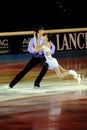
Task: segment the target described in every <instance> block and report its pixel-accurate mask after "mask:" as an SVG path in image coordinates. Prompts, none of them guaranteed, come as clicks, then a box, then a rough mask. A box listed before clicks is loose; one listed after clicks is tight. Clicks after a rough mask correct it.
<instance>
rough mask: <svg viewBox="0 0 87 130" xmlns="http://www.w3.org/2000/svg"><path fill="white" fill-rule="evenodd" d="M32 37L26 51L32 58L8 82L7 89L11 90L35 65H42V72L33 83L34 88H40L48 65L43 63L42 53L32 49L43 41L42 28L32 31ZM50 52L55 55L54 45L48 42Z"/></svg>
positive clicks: (44, 59)
mask: <svg viewBox="0 0 87 130" xmlns="http://www.w3.org/2000/svg"><path fill="white" fill-rule="evenodd" d="M34 32H35V33H34V37H33V38H31V40H30V41H29V43H28V51H29V53H32V54H33V56H32V58H31V59H30V60H29V62H28V63H27V64H26V65H25V67H24V68H23V70H21V71H20V72H19V73H18V74H17V75H16V76H15V77H14V78H13V80H12V81H11V82H10V84H9V87H10V88H13V87H14V86H15V85H16V84H17V83H18V82H19V81H20V80H21V79H22V78H23V77H24V76H25V74H26V73H28V72H29V71H30V70H31V69H32V68H34V67H35V66H36V65H37V64H42V70H41V72H40V73H39V75H38V77H37V78H36V80H35V82H34V88H38V87H40V82H41V80H42V78H43V77H44V75H45V74H46V72H47V70H48V64H47V63H46V62H45V61H46V58H45V56H44V53H43V51H38V52H35V51H34V49H33V48H35V47H36V46H37V44H38V45H39V44H42V43H43V42H44V39H43V33H44V27H42V26H38V27H37V28H35V29H34ZM50 51H51V54H54V53H55V45H54V44H53V42H52V41H50Z"/></svg>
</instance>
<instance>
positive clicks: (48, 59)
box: [42, 45, 58, 70]
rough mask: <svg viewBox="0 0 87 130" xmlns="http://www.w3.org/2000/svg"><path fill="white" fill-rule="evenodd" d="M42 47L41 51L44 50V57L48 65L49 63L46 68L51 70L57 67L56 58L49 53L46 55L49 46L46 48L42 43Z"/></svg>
mask: <svg viewBox="0 0 87 130" xmlns="http://www.w3.org/2000/svg"><path fill="white" fill-rule="evenodd" d="M42 48H43V52H44V55H45V58H46V63H48V65H49V67H48V69H49V70H53V69H55V68H57V67H58V61H57V59H55V58H53V57H52V56H51V55H49V56H47V55H46V53H47V52H49V51H50V48H48V47H47V46H45V45H43V46H42Z"/></svg>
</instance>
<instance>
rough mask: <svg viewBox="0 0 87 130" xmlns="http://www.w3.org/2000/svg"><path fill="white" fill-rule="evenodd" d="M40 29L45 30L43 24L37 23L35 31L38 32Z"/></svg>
mask: <svg viewBox="0 0 87 130" xmlns="http://www.w3.org/2000/svg"><path fill="white" fill-rule="evenodd" d="M39 30H44V27H43V26H41V25H37V26H36V27H35V28H34V31H35V32H36V33H38V32H39Z"/></svg>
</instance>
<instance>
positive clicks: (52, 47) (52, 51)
mask: <svg viewBox="0 0 87 130" xmlns="http://www.w3.org/2000/svg"><path fill="white" fill-rule="evenodd" d="M50 44H51V54H55V45H54V44H53V42H52V41H50Z"/></svg>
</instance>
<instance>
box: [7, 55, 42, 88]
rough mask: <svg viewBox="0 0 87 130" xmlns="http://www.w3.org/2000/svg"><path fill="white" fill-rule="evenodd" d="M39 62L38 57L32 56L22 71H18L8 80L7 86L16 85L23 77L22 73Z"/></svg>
mask: <svg viewBox="0 0 87 130" xmlns="http://www.w3.org/2000/svg"><path fill="white" fill-rule="evenodd" d="M39 62H40V59H39V58H37V59H36V58H34V57H33V58H32V59H31V60H30V61H29V62H28V64H27V65H26V66H25V67H24V69H23V70H22V71H20V72H19V73H18V74H17V75H16V76H15V77H14V79H13V80H12V81H11V82H10V84H9V87H10V88H13V87H14V85H16V84H17V83H18V82H19V81H20V80H21V79H22V78H23V77H24V75H25V74H26V73H27V72H29V71H30V70H31V69H32V68H33V67H35V66H36V65H37V64H38V63H39Z"/></svg>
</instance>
